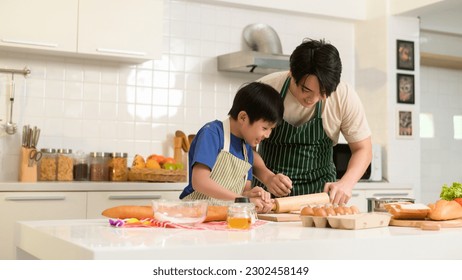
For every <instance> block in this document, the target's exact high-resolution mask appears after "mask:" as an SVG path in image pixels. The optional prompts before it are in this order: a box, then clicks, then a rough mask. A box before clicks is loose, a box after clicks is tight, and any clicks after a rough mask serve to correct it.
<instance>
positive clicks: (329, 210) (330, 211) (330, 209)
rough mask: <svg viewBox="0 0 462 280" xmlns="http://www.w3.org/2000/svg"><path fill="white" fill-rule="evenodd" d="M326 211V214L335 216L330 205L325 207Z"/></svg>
mask: <svg viewBox="0 0 462 280" xmlns="http://www.w3.org/2000/svg"><path fill="white" fill-rule="evenodd" d="M326 211H327V216H337V213H335V210H334V207H333V206H332V205H331V206H329V207H327V208H326Z"/></svg>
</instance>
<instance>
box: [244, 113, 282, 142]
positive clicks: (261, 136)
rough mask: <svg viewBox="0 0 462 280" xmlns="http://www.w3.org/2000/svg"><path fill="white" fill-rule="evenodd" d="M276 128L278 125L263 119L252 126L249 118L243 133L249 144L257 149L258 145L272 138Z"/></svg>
mask: <svg viewBox="0 0 462 280" xmlns="http://www.w3.org/2000/svg"><path fill="white" fill-rule="evenodd" d="M275 127H276V123H272V122H268V121H264V120H261V119H260V120H258V121H255V122H253V124H250V123H249V118H246V121H245V122H244V124H243V126H242V130H241V133H242V136H243V139H244V140H245V142H246V143H247V144H249V145H250V146H252V147H256V146H257V145H258V144H260V142H261V141H263V140H265V139H266V138H268V137H269V136H270V134H271V131H273V128H275Z"/></svg>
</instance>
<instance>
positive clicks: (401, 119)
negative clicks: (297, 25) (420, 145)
mask: <svg viewBox="0 0 462 280" xmlns="http://www.w3.org/2000/svg"><path fill="white" fill-rule="evenodd" d="M396 118H397V120H398V121H397V126H398V130H397V131H398V135H397V136H398V138H402V139H412V138H413V135H414V133H413V127H412V126H413V124H412V111H409V110H398V115H397V116H396Z"/></svg>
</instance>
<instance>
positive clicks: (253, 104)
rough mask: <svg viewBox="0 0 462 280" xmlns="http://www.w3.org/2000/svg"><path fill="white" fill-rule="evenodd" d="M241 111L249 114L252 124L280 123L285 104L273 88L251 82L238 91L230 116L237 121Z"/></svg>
mask: <svg viewBox="0 0 462 280" xmlns="http://www.w3.org/2000/svg"><path fill="white" fill-rule="evenodd" d="M240 111H245V112H246V113H247V115H248V116H249V121H250V123H251V124H252V123H253V122H255V121H258V120H261V119H262V120H264V121H268V122H272V123H279V122H280V121H281V120H282V116H283V115H284V104H283V101H282V98H281V96H280V95H279V93H278V92H277V91H276V90H275V89H274V88H273V87H271V86H270V85H267V84H264V83H261V82H251V83H248V84H245V85H244V86H242V87H241V88H240V89H239V90H238V91H237V93H236V96H235V97H234V101H233V106H232V107H231V110H229V113H228V114H229V115H230V116H231V117H232V118H233V119H235V120H236V119H237V116H238V114H239V112H240Z"/></svg>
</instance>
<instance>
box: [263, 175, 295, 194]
mask: <svg viewBox="0 0 462 280" xmlns="http://www.w3.org/2000/svg"><path fill="white" fill-rule="evenodd" d="M266 188H267V189H268V191H269V192H270V193H272V194H273V195H274V196H276V197H284V196H288V195H289V194H290V191H291V190H292V180H290V178H289V177H287V176H286V175H284V174H282V173H279V174H275V175H274V176H272V177H271V179H270V180H269V182H268V184H266Z"/></svg>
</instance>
